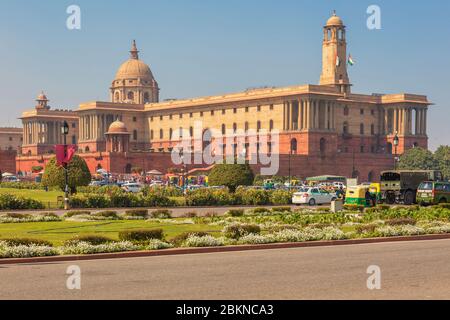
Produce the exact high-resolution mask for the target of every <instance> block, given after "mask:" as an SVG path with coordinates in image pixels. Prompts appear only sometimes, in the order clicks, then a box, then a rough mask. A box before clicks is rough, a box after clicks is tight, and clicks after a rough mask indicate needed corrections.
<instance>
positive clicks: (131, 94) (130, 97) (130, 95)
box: [127, 91, 134, 100]
mask: <svg viewBox="0 0 450 320" xmlns="http://www.w3.org/2000/svg"><path fill="white" fill-rule="evenodd" d="M127 97H128V100H134V92H132V91H130V92H128V95H127Z"/></svg>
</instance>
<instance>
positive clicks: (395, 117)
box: [384, 107, 428, 135]
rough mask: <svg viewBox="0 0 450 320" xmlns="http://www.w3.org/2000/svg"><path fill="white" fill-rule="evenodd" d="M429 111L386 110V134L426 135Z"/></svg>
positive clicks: (393, 108)
mask: <svg viewBox="0 0 450 320" xmlns="http://www.w3.org/2000/svg"><path fill="white" fill-rule="evenodd" d="M427 111H428V109H427V108H426V107H416V108H414V107H389V108H386V109H385V110H384V129H385V130H384V131H385V133H386V134H396V133H397V134H399V135H426V134H427ZM414 114H415V117H414ZM413 122H414V128H413Z"/></svg>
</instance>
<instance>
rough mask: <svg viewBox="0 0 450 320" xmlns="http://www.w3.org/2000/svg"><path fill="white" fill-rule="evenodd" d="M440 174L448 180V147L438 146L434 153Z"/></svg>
mask: <svg viewBox="0 0 450 320" xmlns="http://www.w3.org/2000/svg"><path fill="white" fill-rule="evenodd" d="M434 158H435V159H436V161H437V162H438V165H439V168H440V170H441V171H442V174H443V175H444V176H445V177H446V178H447V179H450V146H440V147H439V148H438V149H437V150H436V152H435V153H434Z"/></svg>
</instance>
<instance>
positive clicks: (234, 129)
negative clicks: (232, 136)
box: [233, 123, 237, 133]
mask: <svg viewBox="0 0 450 320" xmlns="http://www.w3.org/2000/svg"><path fill="white" fill-rule="evenodd" d="M236 132H237V124H236V123H233V133H236Z"/></svg>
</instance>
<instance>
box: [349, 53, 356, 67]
mask: <svg viewBox="0 0 450 320" xmlns="http://www.w3.org/2000/svg"><path fill="white" fill-rule="evenodd" d="M348 64H349V65H351V66H353V65H354V64H355V61H354V60H353V58H352V55H349V56H348Z"/></svg>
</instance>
